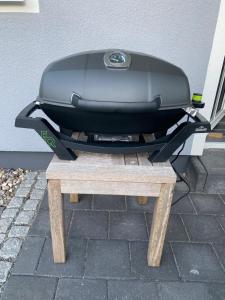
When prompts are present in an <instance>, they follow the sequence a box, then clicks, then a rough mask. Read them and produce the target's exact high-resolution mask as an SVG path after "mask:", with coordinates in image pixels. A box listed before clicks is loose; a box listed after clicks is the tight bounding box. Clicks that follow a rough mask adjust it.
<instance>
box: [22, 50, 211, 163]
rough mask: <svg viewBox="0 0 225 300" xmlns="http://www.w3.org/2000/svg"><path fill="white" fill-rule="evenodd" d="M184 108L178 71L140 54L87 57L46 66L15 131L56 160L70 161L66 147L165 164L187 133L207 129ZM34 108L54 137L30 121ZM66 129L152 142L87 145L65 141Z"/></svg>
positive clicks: (186, 95) (186, 99)
mask: <svg viewBox="0 0 225 300" xmlns="http://www.w3.org/2000/svg"><path fill="white" fill-rule="evenodd" d="M191 105H192V104H191V100H190V89H189V83H188V79H187V77H186V75H185V74H184V72H183V71H182V70H181V69H180V68H178V67H176V66H174V65H172V64H170V63H168V62H165V61H163V60H160V59H158V58H155V57H152V56H149V55H146V54H140V53H134V52H130V51H125V50H101V51H91V52H85V53H80V54H77V55H73V56H69V57H66V58H64V59H61V60H59V61H56V62H54V63H52V64H50V65H49V66H48V67H47V68H46V70H45V71H44V73H43V76H42V79H41V85H40V92H39V95H38V97H37V99H36V101H34V102H33V103H31V104H30V105H28V106H27V107H26V108H25V109H24V110H23V111H22V112H21V113H20V114H19V116H18V117H17V119H16V126H17V127H26V128H34V129H35V130H36V131H37V132H38V133H39V135H40V136H41V137H42V138H43V139H44V140H45V142H47V143H48V145H49V146H50V147H51V148H52V150H53V151H54V152H55V153H56V154H57V155H58V156H59V157H60V158H62V159H75V158H76V155H75V154H74V152H73V151H72V150H71V149H74V150H76V149H77V150H78V149H79V150H84V151H94V152H105V153H133V152H143V151H145V152H153V154H152V155H151V158H150V159H151V160H154V161H164V160H166V159H168V158H169V157H170V156H171V155H172V153H173V151H175V150H176V149H177V148H178V147H179V146H180V145H181V144H182V143H183V142H184V141H185V140H186V138H188V137H189V136H190V135H191V134H192V133H194V132H207V131H209V130H210V124H209V123H208V122H207V121H206V120H204V119H203V118H202V116H200V115H199V114H196V113H195V115H190V114H188V113H187V111H186V110H185V109H188V108H190V107H191ZM36 109H41V110H42V111H43V112H44V113H45V114H46V115H47V116H48V117H49V118H50V119H51V120H52V121H53V122H55V123H56V124H57V125H58V126H59V128H60V132H57V131H56V130H55V129H54V128H53V127H52V126H51V125H50V124H49V123H48V122H47V120H45V119H43V118H31V117H30V115H31V113H32V112H33V111H34V110H36ZM186 115H188V116H189V117H188V120H189V119H190V118H191V119H192V122H183V123H182V124H183V125H182V124H181V125H180V126H178V128H177V129H175V130H174V131H173V133H170V134H169V135H167V130H168V129H169V128H170V127H172V126H173V125H175V124H176V123H178V122H179V121H180V120H181V119H182V118H183V119H185V118H184V117H185V116H186ZM201 126H202V128H201ZM199 128H200V129H199ZM73 131H76V132H77V131H78V132H85V133H86V134H87V135H88V136H89V137H90V136H93V135H96V134H107V135H109V134H111V135H126V134H129V135H133V134H138V135H140V136H141V135H142V134H144V133H154V134H155V136H156V139H155V141H153V142H151V143H145V142H143V139H140V141H139V142H138V143H137V142H136V143H126V142H124V143H121V142H107V143H106V142H100V141H94V140H93V139H89V140H88V142H87V143H84V142H82V143H81V142H79V141H76V140H74V139H72V138H71V134H72V132H73ZM174 139H175V140H174ZM171 143H172V144H171ZM165 147H166V150H165ZM162 151H163V153H164V154H163V153H162ZM159 153H161V154H159ZM165 153H166V155H165Z"/></svg>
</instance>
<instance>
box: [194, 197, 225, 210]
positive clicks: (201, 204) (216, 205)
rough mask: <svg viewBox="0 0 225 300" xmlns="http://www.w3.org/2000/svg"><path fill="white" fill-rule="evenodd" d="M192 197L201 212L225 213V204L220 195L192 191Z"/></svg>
mask: <svg viewBox="0 0 225 300" xmlns="http://www.w3.org/2000/svg"><path fill="white" fill-rule="evenodd" d="M190 197H191V199H192V201H193V202H194V205H195V207H196V209H197V212H198V213H199V214H215V215H224V214H225V204H224V202H223V201H222V199H221V198H220V197H219V195H216V194H211V195H210V194H197V193H191V194H190Z"/></svg>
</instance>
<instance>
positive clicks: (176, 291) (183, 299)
mask: <svg viewBox="0 0 225 300" xmlns="http://www.w3.org/2000/svg"><path fill="white" fill-rule="evenodd" d="M158 288H159V294H160V299H161V300H174V299H179V300H192V299H193V300H195V299H198V300H223V299H225V286H224V284H220V283H217V284H205V283H196V282H160V283H159V286H158Z"/></svg>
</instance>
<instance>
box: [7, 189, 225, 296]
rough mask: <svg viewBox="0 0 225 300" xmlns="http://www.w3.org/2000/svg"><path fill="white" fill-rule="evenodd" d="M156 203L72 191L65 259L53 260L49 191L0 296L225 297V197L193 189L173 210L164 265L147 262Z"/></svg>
mask: <svg viewBox="0 0 225 300" xmlns="http://www.w3.org/2000/svg"><path fill="white" fill-rule="evenodd" d="M179 194H180V192H179V191H177V192H176V193H175V195H174V198H175V199H176V197H178V196H179ZM153 204H154V199H151V201H149V203H148V204H147V205H145V206H140V205H139V204H137V202H136V199H135V197H126V198H125V197H121V196H118V197H116V196H100V195H94V196H92V195H81V197H80V202H79V203H77V204H71V203H70V202H69V200H68V197H67V196H66V197H65V210H66V218H65V219H66V220H65V221H66V222H65V223H66V228H67V244H68V246H67V261H66V263H65V264H54V263H53V260H52V249H51V238H50V230H49V221H48V204H47V193H46V195H45V197H44V200H43V202H42V204H41V207H40V210H39V212H38V214H37V217H36V219H35V221H34V223H33V225H32V227H31V229H30V231H29V233H28V237H27V239H26V240H25V242H24V243H23V246H22V250H21V252H20V254H19V257H18V258H17V261H16V262H15V264H14V267H13V269H12V272H11V276H10V278H9V280H8V282H7V283H6V285H5V288H4V291H3V293H2V297H1V300H6V299H7V300H15V299H18V300H19V299H23V300H28V299H29V300H30V299H33V300H39V299H45V300H48V299H52V300H53V299H56V300H62V299H63V300H72V299H78V300H83V299H90V300H95V299H96V300H101V299H108V300H125V299H129V300H139V299H140V300H144V299H146V300H147V299H154V300H157V299H159V300H164V299H165V300H174V299H179V300H186V299H188V300H189V299H193V300H194V299H197V300H207V299H213V300H222V299H225V254H224V253H225V251H224V249H225V196H224V195H217V194H213V195H209V194H208V195H207V194H198V193H191V194H190V195H189V196H188V197H186V198H185V199H183V200H181V202H180V203H179V204H177V205H176V206H174V207H173V208H172V211H171V216H170V221H169V227H168V232H167V235H166V242H165V247H164V250H163V256H162V262H161V266H160V267H159V268H152V267H148V266H147V259H146V256H147V246H148V236H149V227H150V225H151V220H152V210H153Z"/></svg>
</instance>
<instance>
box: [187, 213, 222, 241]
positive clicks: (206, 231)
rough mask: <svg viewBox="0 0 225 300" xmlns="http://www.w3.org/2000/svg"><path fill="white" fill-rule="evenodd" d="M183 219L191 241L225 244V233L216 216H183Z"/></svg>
mask: <svg viewBox="0 0 225 300" xmlns="http://www.w3.org/2000/svg"><path fill="white" fill-rule="evenodd" d="M182 219H183V221H184V224H185V227H186V229H187V231H188V234H189V236H190V239H191V241H195V242H215V243H217V242H218V243H222V242H225V233H224V231H223V229H222V228H221V226H220V225H219V223H218V222H217V220H216V218H215V217H214V216H191V215H189V216H187V215H183V216H182Z"/></svg>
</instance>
